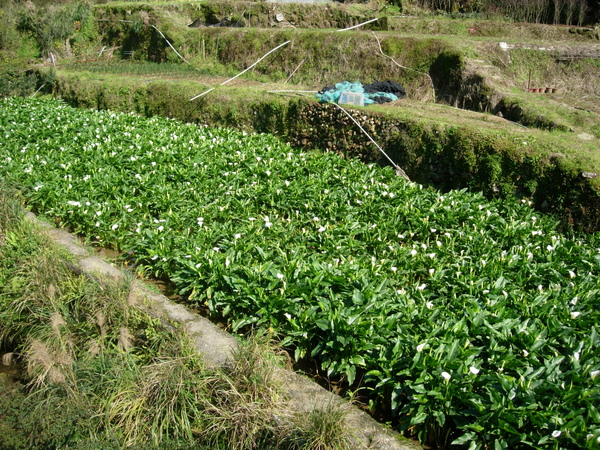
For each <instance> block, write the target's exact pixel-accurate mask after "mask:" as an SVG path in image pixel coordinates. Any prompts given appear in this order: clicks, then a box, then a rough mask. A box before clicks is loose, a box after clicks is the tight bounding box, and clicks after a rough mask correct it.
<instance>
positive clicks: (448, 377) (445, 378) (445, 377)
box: [441, 372, 452, 381]
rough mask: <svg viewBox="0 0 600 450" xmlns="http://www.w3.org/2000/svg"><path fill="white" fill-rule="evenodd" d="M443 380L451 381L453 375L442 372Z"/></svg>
mask: <svg viewBox="0 0 600 450" xmlns="http://www.w3.org/2000/svg"><path fill="white" fill-rule="evenodd" d="M441 375H442V378H443V379H444V380H446V381H450V378H452V375H450V374H449V373H448V372H442V374H441Z"/></svg>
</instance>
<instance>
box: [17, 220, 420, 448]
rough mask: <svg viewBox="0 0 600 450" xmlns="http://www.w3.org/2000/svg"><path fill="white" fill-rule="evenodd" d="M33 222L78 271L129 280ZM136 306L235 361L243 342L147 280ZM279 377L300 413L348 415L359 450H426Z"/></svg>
mask: <svg viewBox="0 0 600 450" xmlns="http://www.w3.org/2000/svg"><path fill="white" fill-rule="evenodd" d="M26 218H27V220H29V221H31V222H33V223H36V224H38V225H39V226H40V227H41V228H43V229H45V230H46V231H47V233H48V235H49V237H50V238H51V239H52V241H53V242H54V243H56V244H58V245H60V246H62V247H63V248H64V249H66V250H67V251H68V252H69V253H70V254H71V255H73V256H74V257H75V259H76V266H77V269H78V270H81V272H82V273H84V274H86V275H87V276H90V277H95V278H97V279H99V280H102V279H119V278H121V277H124V276H126V275H125V274H124V272H123V271H121V270H120V269H118V268H116V267H114V266H113V265H111V264H109V263H108V262H106V261H104V260H103V259H101V258H99V257H97V256H93V255H92V254H91V252H90V251H89V250H88V249H86V248H85V247H84V246H83V245H82V244H81V242H80V240H79V239H78V238H77V237H76V236H74V235H72V234H70V233H68V232H67V231H65V230H63V229H58V228H55V227H54V226H53V225H51V224H50V223H48V222H45V221H43V220H40V219H38V218H37V217H36V216H35V215H34V214H33V213H30V212H28V213H27V214H26ZM130 296H131V301H132V303H134V304H144V305H147V308H148V309H147V310H148V313H149V314H150V315H152V316H153V317H156V318H160V319H162V320H164V321H165V322H166V323H178V324H181V325H182V328H183V330H184V331H185V332H186V333H187V334H188V336H189V337H190V338H191V339H192V341H193V342H194V344H195V348H196V351H197V352H198V353H199V354H201V355H202V357H203V359H204V360H205V361H206V363H207V364H209V365H212V366H215V367H220V366H223V365H226V364H227V363H228V362H230V361H231V358H232V354H233V351H234V350H235V349H236V348H237V344H238V341H237V339H236V338H235V337H234V336H232V335H231V334H229V333H227V332H225V331H223V330H221V329H220V328H219V327H217V326H216V325H215V324H213V323H212V322H210V321H209V320H208V319H206V318H204V317H201V316H199V315H197V314H195V313H193V312H191V311H190V310H188V309H187V308H186V307H185V306H183V305H181V304H177V303H174V302H172V301H171V300H169V299H168V298H167V297H165V296H164V295H162V294H159V293H156V292H154V291H153V290H151V289H150V288H149V287H148V286H146V285H145V284H144V283H143V282H142V281H139V280H134V282H133V286H132V290H131V294H130ZM275 378H276V380H277V381H278V382H279V383H280V385H281V389H282V391H283V394H284V395H285V396H286V397H287V399H288V401H289V405H290V408H291V409H292V410H293V411H294V412H297V413H307V412H310V411H312V410H314V409H327V408H329V407H331V406H334V407H340V408H342V409H343V411H344V413H345V414H344V419H343V420H344V428H346V429H347V430H351V433H350V435H351V439H352V440H353V442H352V445H353V446H354V447H353V448H357V449H358V448H365V449H367V448H368V449H381V450H417V449H420V447H419V446H418V445H417V444H416V443H414V442H412V441H409V440H407V439H405V438H404V437H402V436H401V435H400V434H398V433H396V432H393V431H391V430H389V429H387V428H385V427H384V426H383V425H381V424H380V423H378V422H377V421H375V420H374V419H373V418H372V417H371V416H369V415H368V414H367V413H365V412H363V411H361V410H360V409H358V408H357V407H355V406H353V405H352V404H351V403H349V402H348V401H346V400H344V399H342V398H341V397H339V396H337V395H335V394H333V393H331V392H329V391H327V390H326V389H324V388H322V387H321V386H319V385H318V384H316V383H315V382H313V381H311V380H310V379H309V378H307V377H305V376H303V375H300V374H298V373H295V372H293V371H290V370H287V369H284V368H278V369H276V371H275Z"/></svg>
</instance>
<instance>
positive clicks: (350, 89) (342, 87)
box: [317, 81, 406, 106]
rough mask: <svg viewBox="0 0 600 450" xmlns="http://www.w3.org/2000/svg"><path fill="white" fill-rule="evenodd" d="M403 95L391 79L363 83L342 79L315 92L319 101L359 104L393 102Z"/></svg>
mask: <svg viewBox="0 0 600 450" xmlns="http://www.w3.org/2000/svg"><path fill="white" fill-rule="evenodd" d="M403 97H406V91H405V90H404V88H403V87H402V86H400V85H399V84H398V83H395V82H393V81H376V82H374V83H371V84H364V85H363V84H362V83H360V82H358V81H356V82H354V83H350V82H348V81H344V82H342V83H337V84H336V85H335V86H325V87H324V88H323V89H321V90H320V91H319V93H318V94H317V98H318V99H319V101H320V102H321V103H332V102H334V103H346V104H353V105H361V106H362V105H370V104H373V103H387V102H393V101H395V100H398V99H399V98H403Z"/></svg>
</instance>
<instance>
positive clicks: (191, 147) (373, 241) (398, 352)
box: [0, 98, 600, 449]
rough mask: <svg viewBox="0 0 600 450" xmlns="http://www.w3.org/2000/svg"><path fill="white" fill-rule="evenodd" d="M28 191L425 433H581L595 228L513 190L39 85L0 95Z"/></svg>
mask: <svg viewBox="0 0 600 450" xmlns="http://www.w3.org/2000/svg"><path fill="white" fill-rule="evenodd" d="M0 135H1V139H2V144H1V145H0V177H1V178H2V179H3V180H4V181H5V182H7V183H10V184H12V185H14V186H16V187H18V189H19V190H20V191H21V192H22V194H23V197H24V198H25V199H26V203H27V206H28V208H30V209H31V210H32V211H34V212H36V213H37V214H39V215H41V216H44V217H46V218H48V219H49V220H51V221H53V222H56V223H58V224H60V226H63V227H66V228H68V229H70V230H72V231H73V232H75V233H77V234H80V235H81V236H85V237H86V238H87V239H88V241H89V242H90V243H94V244H97V245H102V246H108V247H112V248H114V249H117V250H119V251H121V252H123V253H124V254H126V255H127V257H128V258H129V259H130V260H132V261H134V262H135V264H136V265H137V267H138V270H140V271H141V272H143V273H145V274H147V275H151V276H154V277H159V278H163V279H168V280H170V281H171V282H172V283H173V285H174V286H175V288H176V289H177V291H178V293H179V294H181V295H182V296H183V298H184V299H185V301H186V302H187V303H188V304H189V305H190V306H194V305H203V306H204V307H208V308H209V310H210V311H211V313H212V314H214V315H216V316H219V317H224V318H225V319H227V321H228V322H229V323H230V326H231V329H232V330H233V331H238V330H246V329H248V328H250V327H264V328H272V329H273V330H274V331H275V333H276V334H277V336H279V338H280V340H281V345H283V346H285V347H287V348H291V349H293V351H294V352H295V357H296V358H297V359H300V358H312V359H314V360H315V361H317V362H318V364H319V365H320V367H321V368H322V369H323V370H324V371H326V372H327V374H329V375H331V376H335V377H341V378H342V379H343V380H344V381H345V382H347V384H348V386H349V387H350V389H358V390H360V392H361V395H362V396H363V397H364V398H367V399H370V400H369V401H370V403H369V405H368V407H370V408H371V409H373V410H374V409H379V410H383V411H387V412H388V414H389V417H392V418H393V420H392V425H393V426H395V427H397V428H398V429H399V430H401V431H404V432H406V433H407V434H411V435H416V436H417V437H418V438H419V439H420V441H421V442H422V443H424V444H428V445H439V446H450V445H451V444H453V445H452V446H455V447H457V448H458V447H464V448H469V449H476V448H598V446H600V411H599V409H600V333H599V324H600V239H598V236H594V235H575V234H567V233H561V232H560V231H559V230H558V228H557V226H558V223H557V221H555V220H554V219H552V218H550V217H547V216H543V215H541V214H540V213H538V212H536V211H534V210H532V209H531V208H530V207H529V206H528V204H527V201H526V200H523V201H517V200H503V201H491V200H488V199H486V198H484V197H483V196H482V195H481V194H478V193H470V192H466V191H450V192H447V193H441V192H439V191H435V190H433V189H429V188H425V187H423V186H420V185H419V184H417V183H410V182H407V181H406V180H405V179H403V178H402V177H398V176H396V175H395V173H394V170H393V169H392V168H390V167H379V166H376V165H366V164H364V163H361V162H360V161H358V160H352V159H344V158H342V157H340V156H338V155H336V154H332V153H323V152H305V151H302V150H299V149H295V148H292V147H290V146H289V145H287V144H285V143H282V142H281V141H279V140H277V139H276V138H275V137H273V136H270V135H257V134H252V135H249V134H245V133H241V132H237V131H233V130H228V129H216V128H207V127H202V126H197V125H193V124H184V123H181V122H178V121H175V120H171V119H166V118H159V117H153V118H144V117H140V116H138V115H134V114H117V113H113V112H110V111H91V110H80V109H74V108H71V107H68V106H66V105H65V104H64V103H61V102H59V101H56V100H50V99H42V100H35V99H22V98H9V99H5V100H2V101H1V102H0Z"/></svg>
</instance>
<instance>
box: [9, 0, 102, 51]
mask: <svg viewBox="0 0 600 450" xmlns="http://www.w3.org/2000/svg"><path fill="white" fill-rule="evenodd" d="M94 23H95V21H94V19H93V16H92V11H91V9H90V5H89V4H88V3H85V2H68V3H64V4H52V5H47V6H35V5H34V4H33V3H29V4H26V5H25V6H24V7H22V8H21V11H20V16H19V21H18V29H19V30H20V31H21V32H24V33H30V34H31V35H32V36H33V37H34V38H35V40H36V41H37V43H38V46H39V48H40V50H41V52H42V54H44V55H45V56H48V55H49V53H50V52H58V51H62V52H65V53H66V54H67V56H68V54H69V53H70V52H71V45H72V44H74V43H75V42H77V40H78V35H81V38H80V39H79V41H81V40H82V39H86V38H87V39H93V38H94V37H95V33H94V32H93V30H94V26H95V25H94ZM81 30H83V33H82V32H81Z"/></svg>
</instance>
